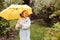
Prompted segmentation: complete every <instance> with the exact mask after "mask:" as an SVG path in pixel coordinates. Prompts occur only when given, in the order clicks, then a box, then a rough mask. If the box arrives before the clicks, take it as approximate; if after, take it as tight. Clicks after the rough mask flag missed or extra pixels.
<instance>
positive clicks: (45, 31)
mask: <svg viewBox="0 0 60 40" xmlns="http://www.w3.org/2000/svg"><path fill="white" fill-rule="evenodd" d="M15 25H16V20H14V21H10V26H15ZM56 25H57V24H56ZM59 25H60V24H59ZM13 28H14V27H13ZM30 31H31V40H52V39H56V40H60V26H59V27H58V26H57V27H55V26H54V27H52V28H49V27H45V26H41V25H38V24H32V25H31V28H30ZM16 33H17V32H16ZM52 33H53V34H52ZM52 35H53V36H52ZM14 40H20V39H19V34H18V33H17V35H16V37H15V39H14Z"/></svg>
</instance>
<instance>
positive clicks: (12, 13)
mask: <svg viewBox="0 0 60 40" xmlns="http://www.w3.org/2000/svg"><path fill="white" fill-rule="evenodd" d="M24 10H27V11H28V14H29V15H30V14H32V9H31V7H29V6H28V5H11V6H9V7H8V8H7V9H5V10H3V11H2V12H1V13H0V17H3V18H4V19H6V20H13V19H19V18H20V13H22V11H24Z"/></svg>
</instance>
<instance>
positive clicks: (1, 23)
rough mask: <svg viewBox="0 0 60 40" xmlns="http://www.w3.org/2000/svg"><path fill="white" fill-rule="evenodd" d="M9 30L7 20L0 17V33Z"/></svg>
mask: <svg viewBox="0 0 60 40" xmlns="http://www.w3.org/2000/svg"><path fill="white" fill-rule="evenodd" d="M9 30H10V25H9V22H8V21H7V20H5V19H3V18H1V17H0V35H1V34H6V33H7V32H8V31H9Z"/></svg>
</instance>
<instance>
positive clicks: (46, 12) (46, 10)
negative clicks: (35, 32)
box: [34, 0, 60, 27]
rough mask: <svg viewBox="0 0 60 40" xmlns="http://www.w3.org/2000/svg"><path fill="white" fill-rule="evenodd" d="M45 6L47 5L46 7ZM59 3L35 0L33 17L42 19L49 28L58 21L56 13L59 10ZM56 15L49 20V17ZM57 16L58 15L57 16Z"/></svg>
mask: <svg viewBox="0 0 60 40" xmlns="http://www.w3.org/2000/svg"><path fill="white" fill-rule="evenodd" d="M46 4H47V5H46ZM59 4H60V1H57V0H53V1H52V0H50V1H49V0H35V3H34V13H35V15H36V16H37V17H38V18H40V19H43V20H44V21H45V24H46V25H47V26H48V27H49V26H52V25H53V24H54V23H56V22H58V21H59V15H60V14H59V13H56V14H55V12H56V11H58V10H59V9H60V7H59V6H60V5H59ZM52 14H53V15H56V16H55V17H53V18H50V16H51V15H52ZM57 14H58V15H57Z"/></svg>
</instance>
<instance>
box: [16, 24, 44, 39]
mask: <svg viewBox="0 0 60 40" xmlns="http://www.w3.org/2000/svg"><path fill="white" fill-rule="evenodd" d="M44 31H45V27H42V26H40V25H37V24H32V25H31V40H43V38H44ZM15 40H19V34H17V36H16V38H15Z"/></svg>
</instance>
